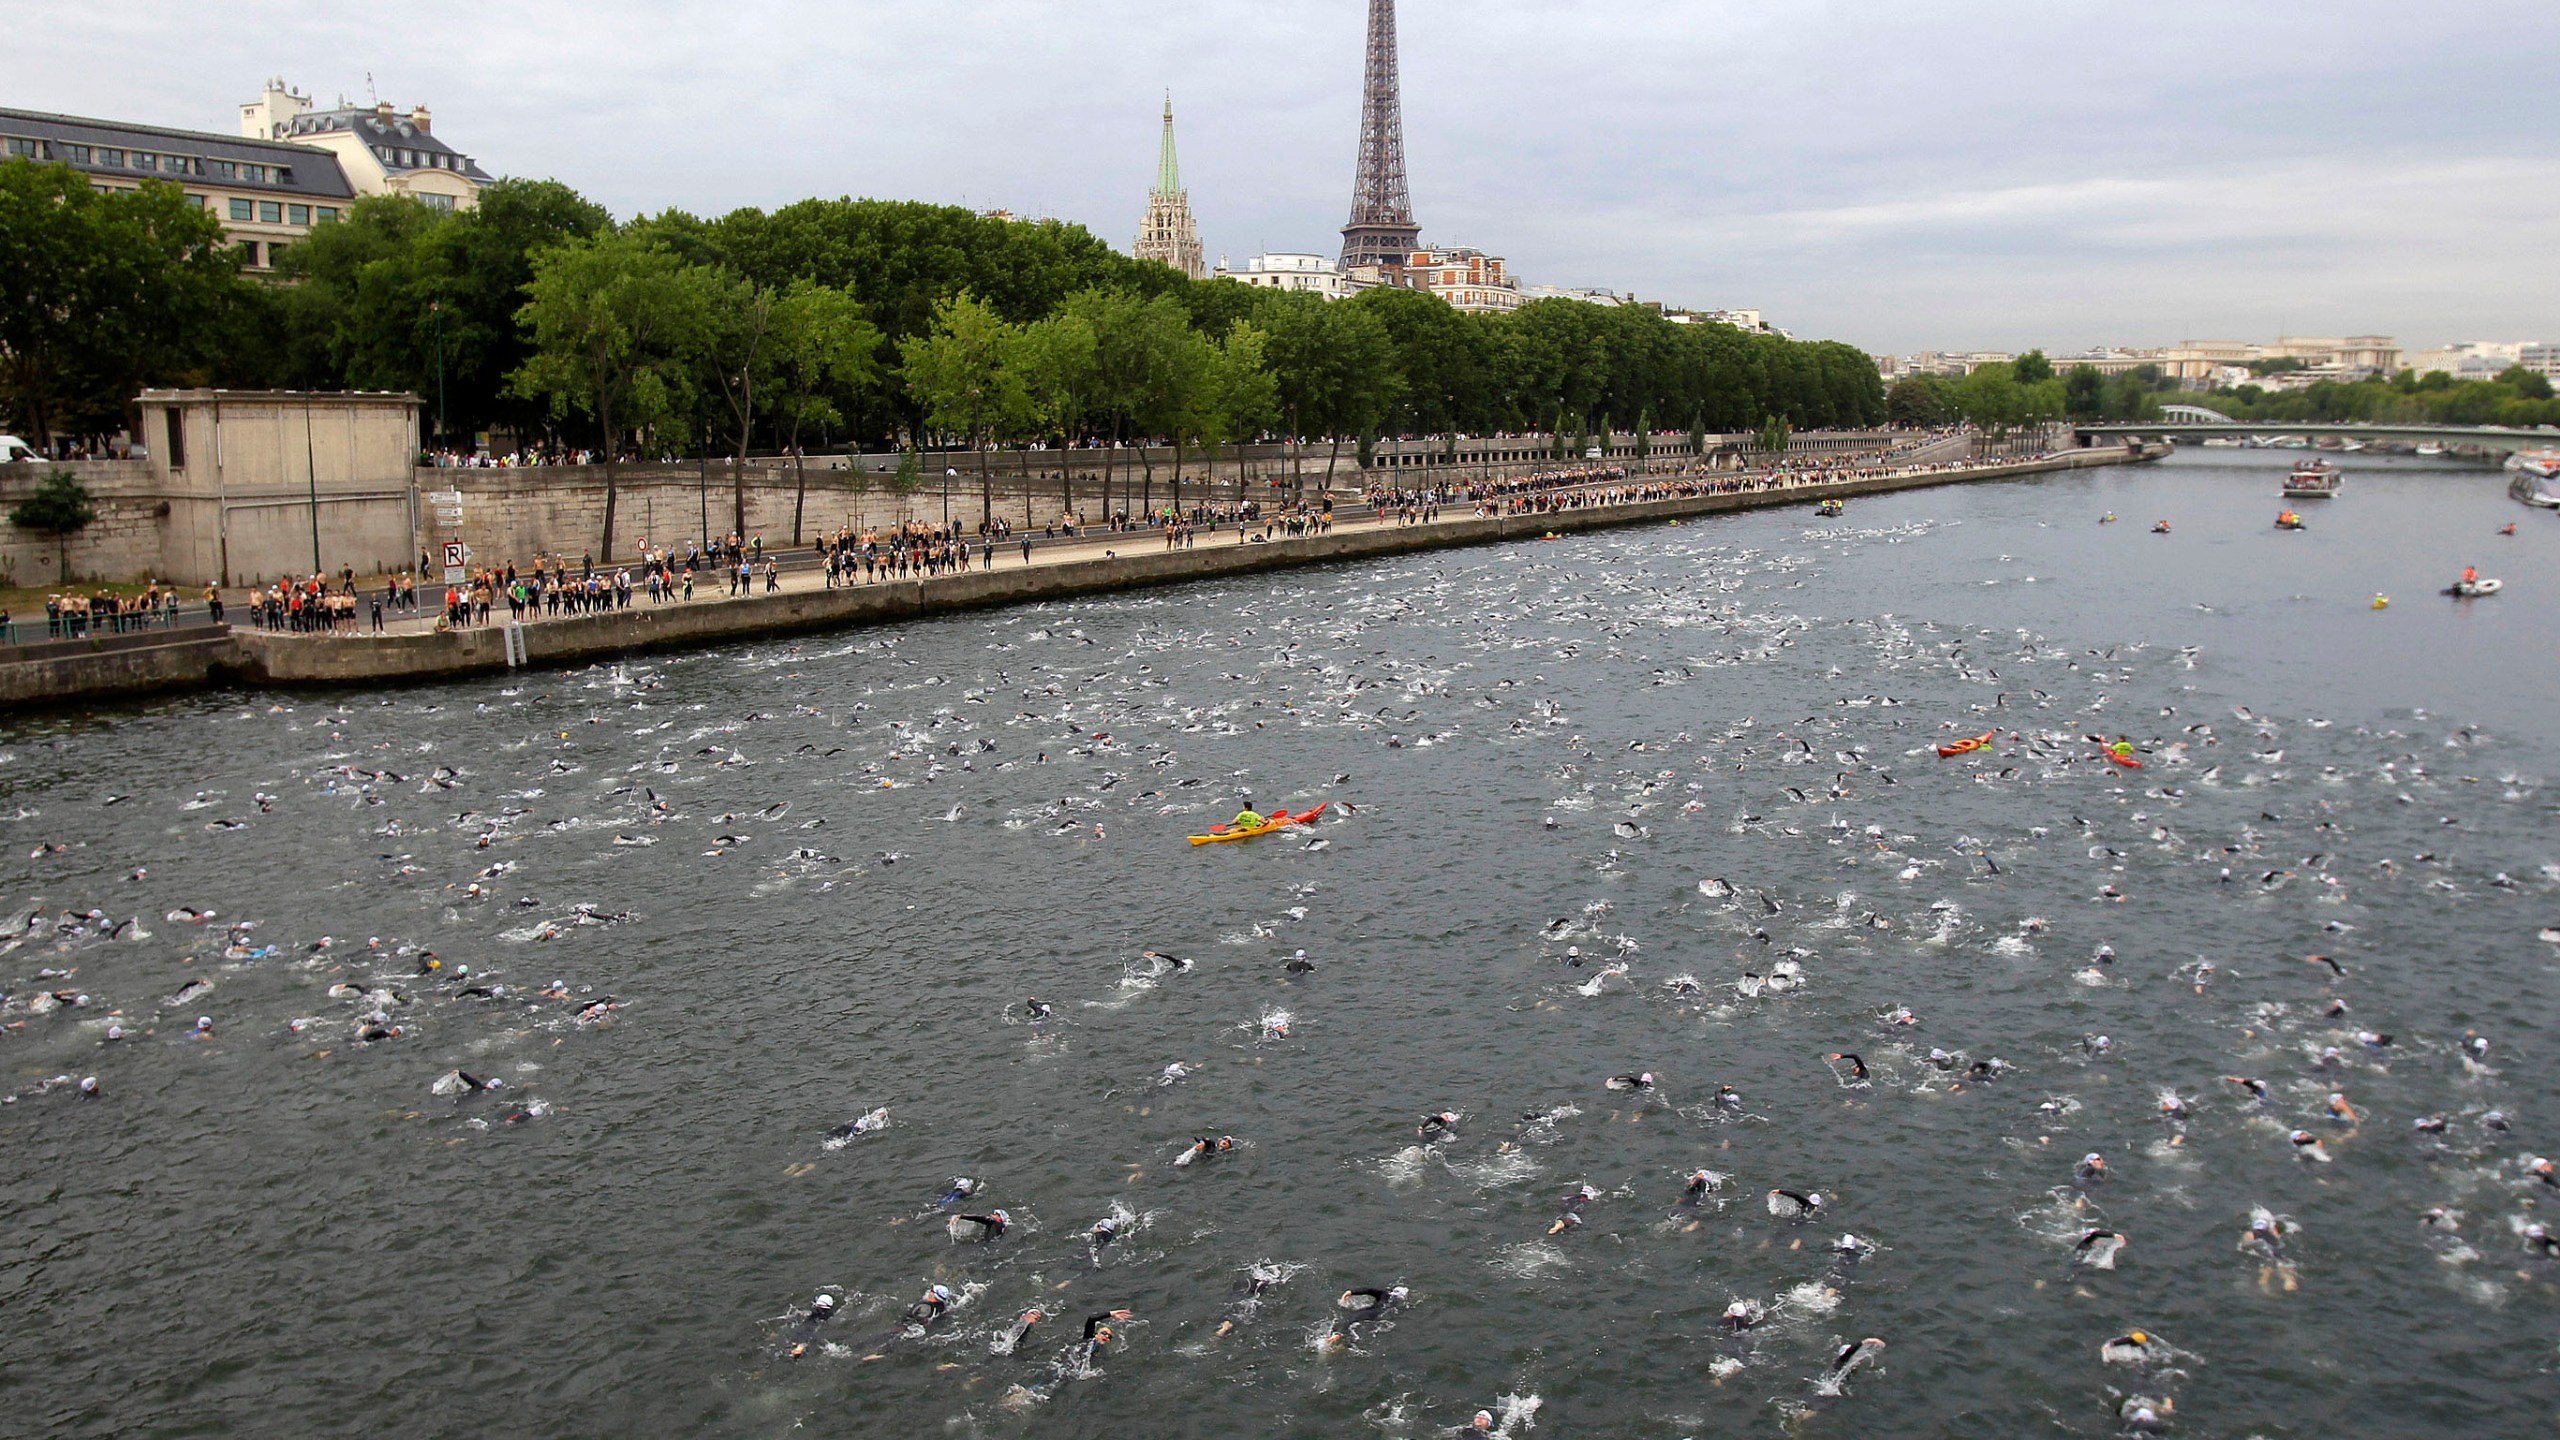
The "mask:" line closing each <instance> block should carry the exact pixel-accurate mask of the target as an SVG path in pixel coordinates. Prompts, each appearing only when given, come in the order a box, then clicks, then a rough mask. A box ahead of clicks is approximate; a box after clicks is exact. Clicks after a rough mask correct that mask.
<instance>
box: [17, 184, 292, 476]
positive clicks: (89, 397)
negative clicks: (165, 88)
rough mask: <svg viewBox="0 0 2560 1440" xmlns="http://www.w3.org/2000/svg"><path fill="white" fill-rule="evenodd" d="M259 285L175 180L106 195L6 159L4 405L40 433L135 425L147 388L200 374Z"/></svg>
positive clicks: (49, 435) (42, 436)
mask: <svg viewBox="0 0 2560 1440" xmlns="http://www.w3.org/2000/svg"><path fill="white" fill-rule="evenodd" d="M250 295H251V287H250V286H249V284H248V282H246V281H244V280H242V279H241V278H240V260H239V256H238V254H237V253H236V252H235V251H234V250H233V249H232V247H231V246H230V244H229V243H228V242H227V241H226V240H225V239H224V238H223V233H222V225H221V222H219V221H217V220H216V219H214V218H213V216H211V215H210V214H207V213H206V212H205V211H204V210H203V209H202V208H200V207H198V206H196V205H194V204H192V203H190V202H189V201H188V200H187V198H186V194H185V192H184V191H182V190H180V189H179V188H178V187H177V186H175V185H172V184H167V183H165V182H162V181H156V180H152V181H145V182H143V184H142V185H140V186H139V187H137V188H136V189H133V190H131V191H126V192H123V193H119V194H112V195H111V194H107V193H104V192H102V191H100V190H98V189H97V188H96V187H94V186H92V185H91V184H90V183H89V180H88V177H87V176H85V175H82V174H81V173H80V172H79V171H77V170H74V169H72V168H71V167H70V166H68V165H40V164H37V163H36V162H34V161H32V160H24V159H13V160H6V161H0V406H5V407H6V409H7V410H8V411H9V412H10V413H11V414H12V415H14V416H15V417H16V419H17V422H18V423H19V424H20V425H22V426H23V427H24V428H25V430H26V431H27V432H28V433H30V434H32V435H33V436H35V437H36V439H37V440H38V441H39V443H42V444H45V445H48V446H49V445H50V444H51V442H52V440H53V438H54V437H55V436H56V435H61V434H67V433H68V434H76V433H81V432H96V431H106V430H113V429H116V428H119V427H120V426H123V425H125V424H127V423H129V421H130V420H131V419H132V416H131V413H130V407H131V403H132V400H133V397H134V396H135V395H136V394H137V393H139V392H140V391H141V390H142V389H143V387H145V386H146V385H152V384H163V383H200V381H201V379H202V373H201V371H202V367H203V366H204V365H205V364H206V363H207V362H208V361H209V360H210V359H212V358H213V356H212V348H213V346H214V344H215V342H216V340H217V337H218V336H219V335H220V334H221V333H222V332H223V330H224V327H225V324H226V323H227V321H228V319H229V318H230V317H231V316H232V315H233V314H234V313H235V312H236V311H237V310H238V309H239V308H240V307H243V306H245V305H247V304H250V303H252V302H251V300H250Z"/></svg>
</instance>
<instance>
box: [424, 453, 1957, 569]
mask: <svg viewBox="0 0 2560 1440" xmlns="http://www.w3.org/2000/svg"><path fill="white" fill-rule="evenodd" d="M1904 438H1906V437H1904V436H1901V435H1895V434H1892V433H1889V432H1884V431H1874V430H1857V431H1839V432H1830V431H1825V432H1811V433H1807V434H1804V435H1798V436H1796V437H1794V438H1793V439H1792V440H1791V441H1790V442H1789V446H1788V453H1789V454H1790V455H1792V456H1796V457H1798V458H1802V457H1805V456H1823V457H1828V456H1842V457H1847V456H1852V455H1857V454H1860V453H1871V452H1873V451H1876V450H1880V449H1882V448H1883V447H1885V446H1886V445H1888V444H1891V443H1892V442H1894V441H1896V440H1899V439H1904ZM1595 443H1596V442H1595ZM1758 443H1759V440H1758V437H1757V436H1743V435H1714V436H1709V437H1707V463H1708V464H1710V465H1712V466H1716V467H1719V468H1730V467H1733V466H1736V465H1739V464H1740V463H1741V461H1742V460H1743V458H1744V456H1745V455H1746V454H1747V453H1748V452H1749V449H1750V448H1751V447H1755V446H1757V445H1758ZM1637 448H1638V447H1637V445H1636V442H1635V439H1634V437H1632V436H1618V437H1615V439H1614V440H1613V441H1612V443H1611V444H1610V445H1609V446H1608V447H1607V454H1606V455H1605V456H1604V458H1603V459H1602V460H1600V461H1592V460H1590V459H1588V458H1587V457H1580V456H1577V457H1576V458H1574V459H1571V460H1566V461H1557V460H1554V459H1552V458H1550V456H1549V454H1548V442H1547V440H1546V439H1545V437H1543V436H1524V437H1519V438H1515V439H1477V440H1464V441H1460V442H1458V443H1457V444H1456V445H1455V446H1454V447H1451V446H1448V445H1444V444H1435V443H1427V442H1422V441H1390V442H1384V443H1382V444H1381V445H1380V446H1379V447H1378V449H1377V454H1376V456H1375V464H1374V466H1373V468H1371V469H1367V470H1363V469H1362V468H1360V465H1359V463H1358V459H1357V456H1356V453H1355V451H1354V449H1353V447H1352V446H1350V445H1347V444H1346V445H1345V446H1344V447H1343V449H1342V455H1341V459H1340V461H1339V463H1338V464H1337V465H1335V467H1334V474H1333V487H1334V491H1335V493H1337V494H1344V493H1356V492H1357V491H1359V490H1360V489H1361V488H1362V487H1365V486H1367V485H1369V484H1371V483H1386V484H1412V485H1427V484H1430V483H1432V482H1434V481H1436V480H1443V479H1452V480H1458V481H1464V480H1469V479H1487V478H1494V477H1499V476H1505V475H1517V474H1520V473H1523V472H1525V471H1531V470H1539V469H1546V468H1549V467H1552V466H1555V465H1558V464H1568V465H1582V464H1616V465H1626V466H1629V467H1631V468H1632V467H1635V466H1636V465H1638V464H1639V461H1638V458H1637V456H1636V450H1637ZM1329 450H1330V447H1327V446H1309V447H1305V448H1303V449H1301V450H1299V451H1298V452H1297V453H1296V455H1295V457H1294V459H1293V457H1292V454H1291V451H1290V449H1289V447H1287V446H1283V445H1243V446H1230V447H1228V448H1227V449H1226V450H1225V451H1223V452H1222V453H1221V455H1220V456H1219V457H1218V458H1217V459H1216V460H1214V461H1204V460H1202V459H1201V458H1200V457H1199V456H1197V455H1192V456H1190V457H1188V458H1187V459H1186V460H1185V462H1184V464H1183V466H1182V471H1181V478H1182V489H1181V492H1180V495H1179V497H1178V498H1179V503H1182V504H1187V505H1188V504H1203V503H1206V504H1226V503H1233V502H1234V501H1236V500H1238V499H1240V498H1245V497H1251V498H1254V499H1258V500H1260V501H1262V502H1263V503H1265V504H1270V503H1272V502H1273V501H1275V500H1283V499H1286V498H1287V497H1288V496H1290V495H1292V494H1294V493H1296V489H1295V483H1294V479H1293V477H1295V479H1303V481H1304V484H1305V487H1306V490H1307V492H1308V493H1309V494H1311V495H1312V494H1314V493H1316V492H1317V491H1318V490H1320V488H1321V487H1322V486H1323V484H1324V476H1325V457H1326V454H1327V453H1328V451H1329ZM1650 458H1651V460H1652V462H1653V464H1654V465H1655V466H1656V467H1657V468H1660V469H1662V470H1664V471H1669V470H1673V469H1686V468H1688V467H1689V466H1690V465H1692V464H1694V463H1696V461H1695V459H1694V457H1693V456H1692V455H1691V454H1690V450H1689V443H1688V439H1687V437H1686V436H1665V437H1662V438H1661V439H1659V440H1658V441H1656V442H1654V443H1653V445H1652V446H1651V454H1650ZM925 459H926V461H927V462H928V464H927V468H926V470H925V473H924V474H923V476H922V477H921V483H920V484H919V485H918V486H917V488H915V489H913V490H910V491H904V492H901V491H899V490H898V489H896V488H895V486H894V484H893V472H894V470H895V467H896V461H897V457H896V456H894V455H852V456H842V455H838V456H824V457H813V458H811V459H810V460H809V462H808V467H807V471H806V480H807V492H806V501H805V504H803V505H802V506H801V515H802V524H801V527H800V531H799V534H800V540H801V543H802V544H810V543H814V542H815V541H816V540H817V538H818V537H819V536H820V535H831V534H834V533H835V532H836V531H837V530H838V529H851V530H855V531H870V530H882V529H887V528H890V527H892V526H895V525H898V524H900V523H903V522H907V521H914V522H917V523H920V524H927V525H933V524H939V523H941V521H942V519H943V517H944V515H945V514H946V513H948V514H949V515H950V516H951V518H953V519H954V520H957V521H958V522H959V523H960V524H961V526H962V527H963V528H965V529H972V530H974V529H975V528H976V526H977V523H978V520H979V518H980V516H981V515H982V514H984V513H985V511H986V503H985V500H984V498H983V496H982V493H981V492H982V488H983V489H988V490H992V492H993V495H994V512H995V515H996V517H997V518H999V519H1001V520H1005V521H1008V522H1010V523H1012V524H1014V525H1016V526H1018V527H1021V528H1024V529H1029V530H1039V529H1041V528H1043V527H1044V526H1047V525H1050V524H1053V523H1055V522H1056V521H1057V519H1058V518H1059V517H1060V516H1061V515H1064V514H1069V513H1073V514H1078V515H1081V516H1083V517H1085V519H1086V520H1087V521H1093V520H1098V519H1100V518H1102V517H1103V516H1105V515H1107V514H1110V513H1112V512H1114V511H1127V512H1130V513H1132V514H1138V513H1144V512H1145V511H1147V510H1148V509H1150V508H1152V507H1155V506H1162V505H1169V504H1174V503H1177V496H1176V493H1175V490H1174V474H1175V472H1174V463H1173V460H1174V457H1173V452H1172V450H1170V449H1168V448H1165V447H1162V446H1158V447H1153V448H1149V449H1143V450H1142V449H1140V448H1138V447H1128V448H1124V449H1117V450H1009V451H1002V452H997V453H995V454H993V455H991V456H990V457H989V460H988V465H987V483H985V484H984V485H983V487H982V482H981V480H980V477H979V470H978V465H977V461H976V457H975V456H973V455H968V454H959V453H948V452H937V453H934V454H930V455H927V456H926V457H925ZM1150 467H1152V471H1151V470H1150ZM616 468H617V470H618V472H619V478H618V479H617V480H616V482H615V483H616V489H617V499H616V502H615V509H614V526H613V528H614V541H613V558H615V559H628V558H629V557H631V556H632V555H635V554H637V553H638V552H639V551H640V549H641V548H642V546H644V545H661V546H665V545H672V546H674V547H676V548H678V549H681V548H682V547H683V545H684V543H685V542H686V541H687V540H692V539H696V538H699V537H700V536H701V535H702V534H703V532H704V527H705V525H706V523H707V525H708V527H709V531H710V533H711V534H712V535H715V536H718V535H727V534H729V533H731V532H732V531H733V530H734V531H739V532H740V533H742V534H744V535H746V536H749V537H754V536H762V537H763V538H764V542H765V545H766V547H767V548H768V549H772V548H777V547H781V546H786V545H789V544H790V543H792V534H793V530H792V523H791V521H792V514H793V509H794V505H795V502H796V501H798V500H799V497H800V495H801V489H800V482H799V479H798V478H797V476H796V473H795V471H794V468H793V466H792V464H791V462H789V461H788V460H773V459H751V460H749V461H748V462H747V464H746V467H745V473H744V475H743V477H741V476H740V474H739V473H738V471H737V470H736V469H735V468H734V467H732V466H731V465H729V464H727V463H725V462H721V461H716V460H715V461H712V462H710V463H709V464H707V465H695V464H683V465H623V466H618V467H616ZM955 469H956V470H957V471H959V474H958V475H957V476H956V477H950V476H946V475H945V474H944V472H945V471H946V470H955ZM1106 472H1107V473H1106ZM946 484H947V498H948V504H947V507H946ZM418 488H419V490H420V491H421V492H422V493H424V494H429V495H432V494H433V493H434V492H438V491H443V492H447V493H451V494H459V495H460V496H461V497H462V503H461V505H460V506H459V507H458V508H459V509H460V510H461V512H462V515H461V519H460V520H459V521H450V520H447V519H444V518H443V516H444V515H445V514H449V513H450V510H451V509H452V508H455V507H446V508H445V509H444V510H442V511H440V510H439V509H438V507H436V506H434V505H431V504H426V503H423V502H422V503H421V505H420V507H419V510H418V515H419V524H420V529H421V540H422V541H423V543H424V544H425V547H426V549H427V550H428V552H429V553H430V555H431V557H432V556H441V554H442V553H443V552H442V548H441V547H442V546H443V544H444V543H445V542H446V541H449V540H458V541H460V542H462V544H463V545H464V546H465V547H466V550H467V553H468V554H469V555H470V557H471V563H472V564H473V565H475V566H477V565H488V566H495V567H503V566H505V565H507V564H509V563H511V562H512V563H513V564H515V565H516V566H517V567H518V568H529V567H530V566H531V565H532V563H533V559H534V557H535V556H537V555H551V556H566V557H570V558H572V559H575V558H579V557H589V556H592V557H595V558H597V559H602V558H603V555H602V552H601V551H600V549H599V546H600V544H601V542H602V540H603V537H604V499H605V472H604V467H603V466H601V465H551V466H537V467H532V468H528V469H522V470H513V469H428V470H420V471H419V472H418ZM742 495H743V497H744V508H745V513H746V523H745V524H744V526H743V527H741V526H740V525H739V523H738V512H739V508H740V497H741V496H742Z"/></svg>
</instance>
